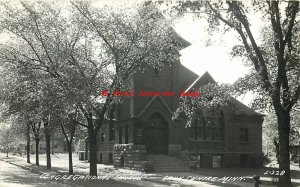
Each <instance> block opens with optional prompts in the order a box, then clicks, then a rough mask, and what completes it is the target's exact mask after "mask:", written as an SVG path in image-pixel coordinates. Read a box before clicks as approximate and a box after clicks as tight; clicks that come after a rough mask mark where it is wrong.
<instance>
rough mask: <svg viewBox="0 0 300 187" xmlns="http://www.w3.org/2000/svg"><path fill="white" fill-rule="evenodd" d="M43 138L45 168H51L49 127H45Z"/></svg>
mask: <svg viewBox="0 0 300 187" xmlns="http://www.w3.org/2000/svg"><path fill="white" fill-rule="evenodd" d="M45 128H46V129H45V139H46V159H47V169H51V149H50V143H51V135H50V132H49V128H48V127H45Z"/></svg>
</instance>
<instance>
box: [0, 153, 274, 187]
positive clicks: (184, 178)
mask: <svg viewBox="0 0 300 187" xmlns="http://www.w3.org/2000/svg"><path fill="white" fill-rule="evenodd" d="M0 159H1V160H4V161H6V162H9V163H11V164H14V165H17V166H20V167H22V168H24V169H27V170H29V171H30V172H33V173H37V174H45V173H47V174H48V175H57V174H59V175H68V155H67V154H56V155H51V161H52V169H51V170H47V169H46V158H45V154H42V155H40V166H36V165H34V163H35V156H34V155H32V156H31V162H32V164H28V163H26V158H25V157H18V156H10V157H8V158H6V157H5V156H4V155H0ZM73 166H74V174H76V175H88V174H89V163H88V162H87V161H79V159H78V156H77V155H76V154H74V155H73ZM97 169H98V176H109V177H110V179H111V180H116V181H120V182H122V183H126V184H128V186H174V187H175V186H176V187H187V186H190V187H194V186H195V187H201V186H203V187H214V186H222V187H223V186H224V187H231V186H232V187H236V186H242V187H244V186H245V187H248V186H249V187H250V186H251V187H252V186H253V179H252V176H245V175H244V176H242V175H241V174H240V175H237V174H234V173H226V174H227V175H226V176H224V172H220V173H218V172H216V170H214V171H212V170H210V172H208V171H209V170H206V172H204V171H205V170H201V171H202V172H201V173H200V172H167V173H155V174H145V173H143V172H140V171H135V170H130V169H116V168H114V167H113V166H111V165H104V164H98V165H97ZM203 172H204V173H203ZM126 177H127V178H126ZM128 177H129V178H130V177H133V178H134V177H136V178H138V179H137V180H135V179H133V180H132V179H129V180H128ZM209 177H210V178H209ZM226 177H227V178H226ZM229 177H231V178H229ZM232 177H236V178H232ZM237 177H245V178H237ZM124 179H125V180H124ZM261 180H263V183H262V184H261V185H260V186H261V187H270V186H275V185H274V184H272V183H271V181H272V179H271V178H268V177H262V178H261ZM70 182H72V181H70ZM81 184H85V183H81Z"/></svg>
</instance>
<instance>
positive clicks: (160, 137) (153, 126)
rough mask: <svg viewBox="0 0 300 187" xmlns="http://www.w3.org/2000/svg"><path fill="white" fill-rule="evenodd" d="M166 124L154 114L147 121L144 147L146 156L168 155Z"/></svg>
mask: <svg viewBox="0 0 300 187" xmlns="http://www.w3.org/2000/svg"><path fill="white" fill-rule="evenodd" d="M168 127H169V126H168V122H167V121H166V120H165V119H164V117H163V116H162V115H161V114H160V113H158V112H156V113H154V114H152V115H151V116H150V117H149V119H148V120H147V123H146V127H145V145H146V149H147V153H148V154H168V131H169V129H168Z"/></svg>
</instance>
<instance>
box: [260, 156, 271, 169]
mask: <svg viewBox="0 0 300 187" xmlns="http://www.w3.org/2000/svg"><path fill="white" fill-rule="evenodd" d="M270 162H271V160H270V158H269V157H268V155H266V154H263V156H262V163H263V165H264V166H265V165H267V164H269V163H270Z"/></svg>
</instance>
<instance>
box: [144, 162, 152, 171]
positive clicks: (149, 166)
mask: <svg viewBox="0 0 300 187" xmlns="http://www.w3.org/2000/svg"><path fill="white" fill-rule="evenodd" d="M142 167H143V168H142V169H143V171H144V172H145V173H153V172H154V166H153V163H152V162H151V161H146V162H143V166H142Z"/></svg>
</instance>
